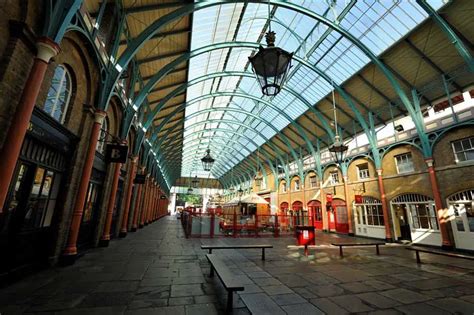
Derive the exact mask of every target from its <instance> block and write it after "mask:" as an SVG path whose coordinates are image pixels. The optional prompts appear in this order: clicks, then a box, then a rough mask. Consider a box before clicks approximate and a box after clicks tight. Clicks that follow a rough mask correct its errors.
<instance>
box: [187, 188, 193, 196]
mask: <svg viewBox="0 0 474 315" xmlns="http://www.w3.org/2000/svg"><path fill="white" fill-rule="evenodd" d="M192 193H193V189H192V188H191V187H189V188H188V195H191V194H192Z"/></svg>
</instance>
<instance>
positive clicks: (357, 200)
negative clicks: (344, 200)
mask: <svg viewBox="0 0 474 315" xmlns="http://www.w3.org/2000/svg"><path fill="white" fill-rule="evenodd" d="M354 200H355V203H362V195H355V196H354Z"/></svg>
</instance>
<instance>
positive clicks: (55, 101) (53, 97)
mask: <svg viewBox="0 0 474 315" xmlns="http://www.w3.org/2000/svg"><path fill="white" fill-rule="evenodd" d="M70 98H71V74H70V73H69V72H68V71H67V69H66V67H64V66H63V65H59V66H57V67H56V69H55V70H54V76H53V79H52V81H51V86H50V88H49V91H48V96H47V98H46V102H45V103H44V111H45V112H47V113H48V114H50V115H51V116H52V117H53V118H54V119H56V120H57V121H59V122H60V123H61V124H62V123H64V119H65V118H66V113H67V109H68V105H69V100H70Z"/></svg>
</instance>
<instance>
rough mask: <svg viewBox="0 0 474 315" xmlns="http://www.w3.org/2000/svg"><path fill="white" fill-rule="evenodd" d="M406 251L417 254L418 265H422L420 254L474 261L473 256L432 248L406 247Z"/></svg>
mask: <svg viewBox="0 0 474 315" xmlns="http://www.w3.org/2000/svg"><path fill="white" fill-rule="evenodd" d="M405 249H407V250H414V251H415V252H416V262H417V263H418V264H421V259H420V252H422V253H428V254H433V255H441V256H448V257H454V258H461V259H468V260H474V256H473V255H464V254H460V253H454V252H448V251H443V250H438V249H432V248H427V247H419V246H409V247H405Z"/></svg>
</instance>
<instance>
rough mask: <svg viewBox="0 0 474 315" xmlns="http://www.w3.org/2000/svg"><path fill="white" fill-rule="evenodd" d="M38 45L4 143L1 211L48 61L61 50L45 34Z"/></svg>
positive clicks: (0, 168) (0, 194) (2, 152)
mask: <svg viewBox="0 0 474 315" xmlns="http://www.w3.org/2000/svg"><path fill="white" fill-rule="evenodd" d="M36 47H37V53H36V57H35V59H34V63H33V67H32V68H31V70H30V74H29V75H28V79H27V80H26V83H25V87H24V88H23V91H22V92H21V97H20V103H19V104H18V106H17V107H16V111H15V114H14V115H13V119H12V121H11V124H10V128H9V129H8V132H7V135H6V138H5V142H4V144H3V147H2V149H1V151H0V157H1V165H2V166H1V167H0V213H2V211H3V207H4V204H5V200H6V198H7V194H8V188H9V186H10V182H11V180H12V177H13V173H14V172H15V167H16V162H17V160H18V157H19V156H20V150H21V145H22V144H23V139H24V138H25V135H26V131H27V130H28V126H29V124H30V119H31V115H32V113H33V109H34V107H35V103H36V99H37V98H38V94H39V91H40V88H41V85H42V83H43V80H44V75H45V73H46V70H47V68H48V63H49V60H50V59H51V58H52V57H54V56H56V55H57V54H58V53H59V52H60V48H59V46H58V44H56V43H55V42H54V41H53V40H51V39H49V38H46V37H42V38H39V39H38V41H37V42H36Z"/></svg>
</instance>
